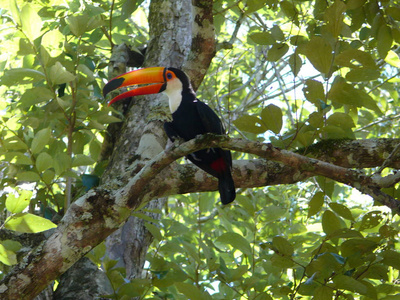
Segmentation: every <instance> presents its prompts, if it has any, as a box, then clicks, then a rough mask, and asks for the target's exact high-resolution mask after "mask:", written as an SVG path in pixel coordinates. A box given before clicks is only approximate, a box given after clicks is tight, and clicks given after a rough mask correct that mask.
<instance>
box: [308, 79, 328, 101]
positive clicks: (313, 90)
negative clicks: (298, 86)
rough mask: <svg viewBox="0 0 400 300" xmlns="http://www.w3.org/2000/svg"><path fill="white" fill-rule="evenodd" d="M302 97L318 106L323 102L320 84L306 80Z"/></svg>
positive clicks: (323, 93) (322, 88) (322, 89)
mask: <svg viewBox="0 0 400 300" xmlns="http://www.w3.org/2000/svg"><path fill="white" fill-rule="evenodd" d="M303 93H304V96H305V97H306V99H307V100H308V101H310V102H311V103H314V104H315V105H317V107H319V106H320V104H321V102H325V92H324V87H323V85H322V83H321V82H319V81H317V80H314V79H307V80H306V82H305V85H304V88H303Z"/></svg>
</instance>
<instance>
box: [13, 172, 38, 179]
mask: <svg viewBox="0 0 400 300" xmlns="http://www.w3.org/2000/svg"><path fill="white" fill-rule="evenodd" d="M17 178H18V180H19V181H28V182H38V181H40V176H39V174H38V173H36V172H33V171H26V172H21V173H18V174H17Z"/></svg>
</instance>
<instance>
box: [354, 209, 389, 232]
mask: <svg viewBox="0 0 400 300" xmlns="http://www.w3.org/2000/svg"><path fill="white" fill-rule="evenodd" d="M382 220H383V217H382V212H381V211H370V212H368V213H367V214H365V215H364V216H363V218H362V220H361V225H360V229H359V230H360V231H362V230H365V229H371V228H374V227H376V226H378V225H379V224H380V223H381V222H382Z"/></svg>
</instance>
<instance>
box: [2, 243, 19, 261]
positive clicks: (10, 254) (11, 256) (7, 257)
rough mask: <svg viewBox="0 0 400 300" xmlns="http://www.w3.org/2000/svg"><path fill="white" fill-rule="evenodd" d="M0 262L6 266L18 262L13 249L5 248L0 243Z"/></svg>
mask: <svg viewBox="0 0 400 300" xmlns="http://www.w3.org/2000/svg"><path fill="white" fill-rule="evenodd" d="M0 262H2V263H3V264H5V265H7V266H12V265H15V264H17V263H18V261H17V254H15V252H14V251H11V250H8V249H6V248H5V247H4V246H3V245H2V244H0Z"/></svg>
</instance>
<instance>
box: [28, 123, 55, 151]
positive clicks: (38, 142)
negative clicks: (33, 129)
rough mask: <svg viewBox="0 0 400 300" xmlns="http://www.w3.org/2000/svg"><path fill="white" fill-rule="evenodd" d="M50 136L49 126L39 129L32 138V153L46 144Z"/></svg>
mask: <svg viewBox="0 0 400 300" xmlns="http://www.w3.org/2000/svg"><path fill="white" fill-rule="evenodd" d="M50 137H51V130H50V128H44V129H42V130H39V131H38V132H37V133H36V134H35V137H34V138H33V140H32V144H31V151H32V153H34V154H37V153H39V152H40V151H42V149H43V148H44V147H45V146H46V145H47V143H48V142H49V140H50Z"/></svg>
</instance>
